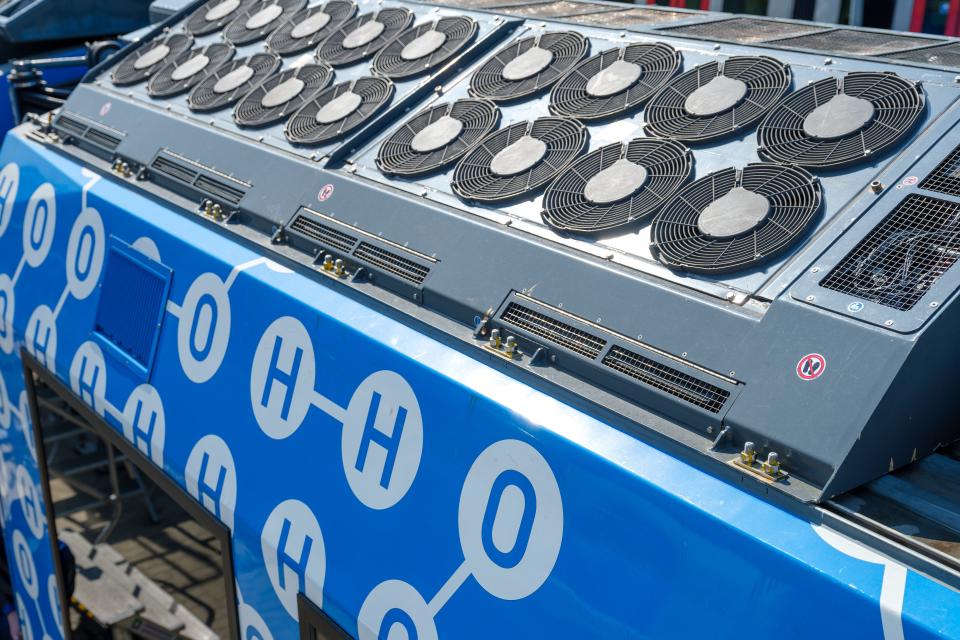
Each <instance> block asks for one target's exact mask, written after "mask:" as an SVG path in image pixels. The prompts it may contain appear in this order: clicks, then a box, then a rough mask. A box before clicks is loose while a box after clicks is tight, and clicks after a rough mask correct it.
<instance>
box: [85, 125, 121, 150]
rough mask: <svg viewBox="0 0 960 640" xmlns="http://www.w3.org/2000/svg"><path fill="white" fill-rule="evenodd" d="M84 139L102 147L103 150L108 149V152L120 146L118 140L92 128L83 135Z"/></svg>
mask: <svg viewBox="0 0 960 640" xmlns="http://www.w3.org/2000/svg"><path fill="white" fill-rule="evenodd" d="M84 138H86V139H87V140H89V141H90V142H92V143H93V144H95V145H97V146H99V147H103V148H104V149H109V150H110V151H113V150H114V149H116V148H117V147H118V146H120V138H118V137H116V136H113V135H111V134H109V133H107V132H105V131H101V130H100V129H96V128H94V127H91V128H90V129H89V130H88V131H87V133H86V135H84Z"/></svg>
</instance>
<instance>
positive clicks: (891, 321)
mask: <svg viewBox="0 0 960 640" xmlns="http://www.w3.org/2000/svg"><path fill="white" fill-rule="evenodd" d="M883 324H884V326H886V327H892V326H893V320H887V321H886V322H884V323H883Z"/></svg>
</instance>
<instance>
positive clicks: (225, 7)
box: [203, 0, 240, 22]
mask: <svg viewBox="0 0 960 640" xmlns="http://www.w3.org/2000/svg"><path fill="white" fill-rule="evenodd" d="M239 6H240V0H223V2H221V3H219V4H217V5H215V6H213V7H210V10H209V11H207V12H206V13H205V14H204V16H203V19H204V20H206V21H207V22H215V21H217V20H220V19H222V18H226V17H227V16H228V15H230V14H231V13H233V12H234V11H236V10H237V7H239Z"/></svg>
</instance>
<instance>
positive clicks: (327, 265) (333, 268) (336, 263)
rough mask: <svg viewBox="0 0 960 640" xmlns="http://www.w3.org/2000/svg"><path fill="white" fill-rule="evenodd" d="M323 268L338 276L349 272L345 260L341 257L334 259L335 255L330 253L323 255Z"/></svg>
mask: <svg viewBox="0 0 960 640" xmlns="http://www.w3.org/2000/svg"><path fill="white" fill-rule="evenodd" d="M323 270H324V271H326V272H328V273H332V274H333V275H335V276H338V277H340V276H344V275H346V273H347V269H346V266H345V265H344V264H343V260H341V259H340V258H337V259H336V260H334V259H333V256H332V255H330V254H329V253H328V254H327V255H325V256H323Z"/></svg>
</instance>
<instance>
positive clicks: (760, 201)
mask: <svg viewBox="0 0 960 640" xmlns="http://www.w3.org/2000/svg"><path fill="white" fill-rule="evenodd" d="M768 215H770V201H769V200H767V199H766V198H765V197H764V196H762V195H760V194H759V193H756V192H754V191H750V190H749V189H744V188H743V187H734V188H733V189H731V190H730V191H728V192H727V193H726V194H725V195H723V196H721V197H719V198H717V199H716V200H714V201H713V202H711V203H710V204H709V205H708V206H707V208H706V209H704V210H703V211H701V212H700V215H699V217H698V218H697V228H698V229H699V230H700V232H701V233H702V234H704V235H705V236H707V237H710V238H718V239H725V238H735V237H737V236H741V235H743V234H745V233H748V232H750V231H753V230H754V229H756V228H757V227H758V226H759V225H760V223H761V222H763V221H764V220H766V219H767V216H768Z"/></svg>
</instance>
